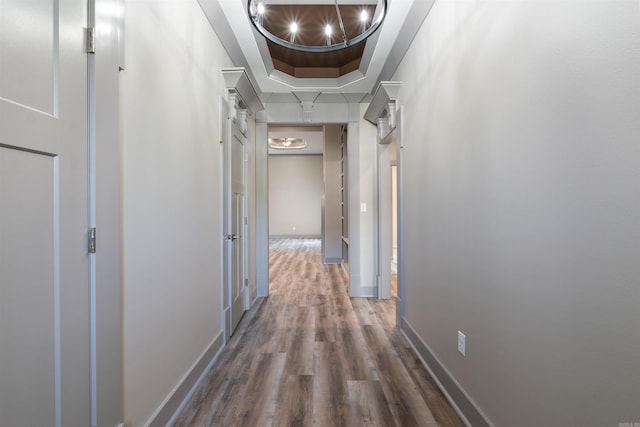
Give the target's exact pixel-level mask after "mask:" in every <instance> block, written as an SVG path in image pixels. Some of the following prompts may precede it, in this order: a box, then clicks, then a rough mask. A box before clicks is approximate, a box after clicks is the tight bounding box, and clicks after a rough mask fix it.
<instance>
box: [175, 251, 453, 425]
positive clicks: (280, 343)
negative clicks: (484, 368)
mask: <svg viewBox="0 0 640 427" xmlns="http://www.w3.org/2000/svg"><path fill="white" fill-rule="evenodd" d="M269 274H270V280H271V283H270V295H269V298H266V299H261V300H259V301H258V302H257V303H256V304H255V305H254V307H253V308H252V309H251V310H250V311H249V312H248V313H247V314H246V315H245V317H244V318H243V319H242V321H241V322H240V325H239V327H238V330H237V331H236V333H235V335H234V336H233V338H232V339H231V340H230V342H229V344H228V345H227V347H225V349H224V350H223V352H222V353H221V355H220V357H219V359H218V360H217V362H216V363H215V365H214V366H213V368H212V369H211V371H210V372H209V373H208V374H207V378H206V381H204V384H203V385H202V386H201V388H200V389H199V390H198V391H197V392H196V394H195V396H194V398H193V399H192V401H191V402H190V404H189V405H188V406H187V408H185V410H184V411H183V413H182V414H181V416H180V418H179V419H178V420H177V422H176V424H175V426H176V427H186V426H197V427H205V426H225V427H226V426H248V427H252V426H296V427H297V426H321V427H325V426H347V427H353V426H385V427H387V426H398V427H404V426H462V425H463V423H462V422H461V421H460V419H459V418H458V416H457V415H456V413H455V412H454V410H453V409H452V408H451V406H450V405H449V404H448V402H447V401H446V399H445V398H444V396H443V395H442V393H441V392H440V391H439V390H438V388H437V386H436V385H435V383H434V382H433V380H432V379H431V377H430V376H429V374H428V372H427V371H426V370H425V369H424V367H423V366H422V364H421V362H420V360H419V359H418V357H417V356H416V354H415V353H414V351H413V349H411V347H409V345H408V343H407V342H406V340H405V338H404V337H403V336H402V334H401V333H400V332H399V331H398V329H397V328H396V327H395V300H394V299H391V300H386V301H383V300H377V299H369V298H353V299H351V298H349V296H348V295H347V291H346V289H347V286H348V283H347V281H348V279H347V275H346V274H345V272H344V270H343V269H342V268H341V267H340V266H337V265H323V264H322V263H321V257H320V242H319V241H318V240H313V239H277V240H271V242H270V257H269Z"/></svg>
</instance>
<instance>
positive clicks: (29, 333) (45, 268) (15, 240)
mask: <svg viewBox="0 0 640 427" xmlns="http://www.w3.org/2000/svg"><path fill="white" fill-rule="evenodd" d="M55 162H56V161H55V158H54V157H51V156H47V155H42V154H36V153H29V152H24V151H19V150H15V149H9V148H7V147H0V194H1V195H2V209H0V241H1V242H3V244H2V245H1V246H0V271H1V272H2V286H0V349H1V350H0V353H1V354H2V357H0V384H1V385H2V386H1V387H0V414H2V420H1V423H2V424H6V425H12V426H27V425H29V426H31V425H33V426H44V425H55V420H56V397H59V396H60V389H59V386H60V378H59V377H58V375H57V374H56V370H57V369H59V367H60V358H59V354H57V351H56V350H57V349H59V347H60V337H59V336H58V335H57V334H55V331H56V329H57V328H56V327H57V326H59V325H58V323H59V314H60V312H59V305H58V303H57V302H58V301H59V298H60V282H59V280H58V277H57V271H56V270H57V266H56V259H55V257H56V252H55V247H56V239H57V238H58V230H57V227H56V225H57V222H58V221H57V219H58V218H57V215H56V213H55V210H54V207H55V206H56V204H57V203H58V201H57V200H56V194H55V193H56V191H55V188H54V186H53V185H51V183H52V182H56V181H57V180H56V173H57V168H56V165H55ZM4 242H12V244H11V245H6V244H5V243H4ZM33 266H37V267H38V268H33ZM7 385H11V386H10V387H9V386H7Z"/></svg>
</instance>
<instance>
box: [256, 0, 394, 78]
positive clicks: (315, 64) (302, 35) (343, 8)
mask: <svg viewBox="0 0 640 427" xmlns="http://www.w3.org/2000/svg"><path fill="white" fill-rule="evenodd" d="M251 3H253V4H254V6H253V8H254V9H255V11H254V14H251V13H250V19H251V20H252V23H253V24H254V25H255V26H256V28H257V29H258V30H259V31H260V32H261V33H262V34H263V35H265V38H266V42H267V47H268V49H269V55H270V56H271V59H272V61H273V67H274V69H276V70H278V71H281V72H283V73H286V74H288V75H290V76H293V77H296V78H338V77H341V76H344V75H346V74H349V73H351V72H353V71H356V70H358V69H359V67H360V63H361V60H362V56H363V52H364V49H365V44H366V42H365V40H366V38H367V37H368V36H369V35H371V34H372V33H373V31H375V29H377V27H378V26H379V25H380V24H381V22H382V18H383V17H384V10H385V7H384V5H386V1H382V2H381V4H382V6H376V4H371V2H368V3H367V4H353V2H352V4H339V3H340V2H338V4H339V6H336V4H292V3H291V2H290V3H289V4H275V3H274V2H263V1H260V0H253V1H252V2H251ZM363 3H364V2H363ZM258 6H260V9H259V10H260V13H258V12H257V11H258ZM251 7H252V6H251V5H250V6H249V9H251ZM365 36H367V37H365ZM358 40H360V41H359V42H358ZM301 48H307V49H315V51H313V52H309V51H300V49H301ZM322 50H331V51H322Z"/></svg>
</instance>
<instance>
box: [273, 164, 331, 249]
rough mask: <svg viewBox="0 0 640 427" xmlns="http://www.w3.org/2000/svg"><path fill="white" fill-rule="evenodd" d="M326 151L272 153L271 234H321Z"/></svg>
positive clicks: (288, 235)
mask: <svg viewBox="0 0 640 427" xmlns="http://www.w3.org/2000/svg"><path fill="white" fill-rule="evenodd" d="M322 187H323V181H322V155H307V156H299V155H270V156H269V235H270V236H274V237H275V236H282V237H315V238H317V237H320V234H321V221H320V217H321V212H322V211H321V209H322Z"/></svg>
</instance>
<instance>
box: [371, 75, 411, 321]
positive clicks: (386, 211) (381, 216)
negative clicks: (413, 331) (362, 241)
mask: <svg viewBox="0 0 640 427" xmlns="http://www.w3.org/2000/svg"><path fill="white" fill-rule="evenodd" d="M401 87H402V83H401V82H390V81H383V82H380V84H379V85H378V87H377V89H376V91H375V93H374V95H373V99H372V100H371V103H370V104H369V108H368V109H367V111H366V112H365V114H364V118H365V119H366V120H367V121H369V122H370V123H372V124H373V125H375V126H376V127H377V128H378V135H377V146H378V149H377V164H376V168H377V175H378V176H377V181H378V182H377V201H378V211H377V215H376V219H375V221H376V227H375V228H376V233H377V238H376V245H377V248H376V249H377V251H376V258H377V260H376V264H377V277H378V298H381V299H388V298H390V296H391V295H390V294H391V281H390V280H391V256H390V254H389V246H390V244H391V220H390V216H391V215H390V213H391V168H390V160H391V156H390V152H389V143H390V142H391V141H392V140H395V143H396V167H397V182H396V185H397V188H396V200H397V212H396V215H397V227H398V228H397V239H398V296H397V298H396V323H397V324H398V326H401V325H402V318H403V316H404V253H403V235H404V225H403V217H404V215H403V180H402V147H403V145H404V142H403V140H402V109H401V108H399V102H398V96H399V93H400V89H401Z"/></svg>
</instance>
